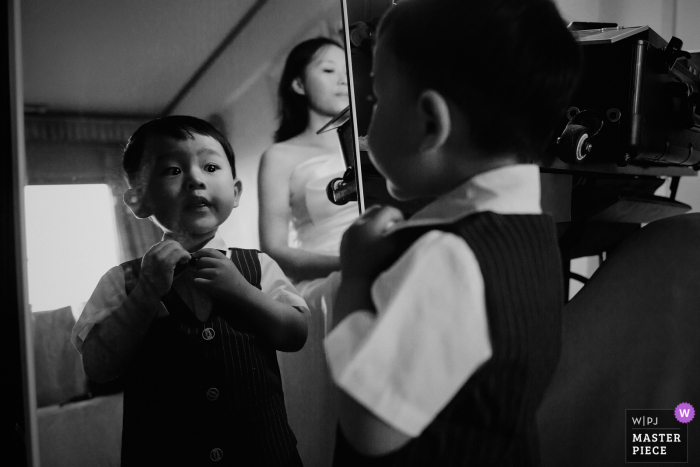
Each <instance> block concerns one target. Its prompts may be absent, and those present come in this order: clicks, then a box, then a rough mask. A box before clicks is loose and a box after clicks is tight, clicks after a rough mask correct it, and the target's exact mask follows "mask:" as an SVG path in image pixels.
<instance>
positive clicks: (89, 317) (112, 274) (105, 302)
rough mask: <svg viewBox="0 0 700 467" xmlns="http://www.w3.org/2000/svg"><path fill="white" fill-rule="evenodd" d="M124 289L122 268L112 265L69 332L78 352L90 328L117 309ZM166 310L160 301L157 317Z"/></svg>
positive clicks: (123, 294)
mask: <svg viewBox="0 0 700 467" xmlns="http://www.w3.org/2000/svg"><path fill="white" fill-rule="evenodd" d="M126 297H127V295H126V289H125V287H124V270H123V269H122V267H121V266H114V267H113V268H112V269H110V270H109V271H107V272H106V273H105V274H104V275H103V276H102V278H100V281H99V282H98V283H97V287H95V290H94V291H93V292H92V295H91V296H90V299H89V300H88V301H87V303H86V304H85V308H83V312H82V313H81V314H80V317H79V318H78V321H77V322H76V323H75V326H73V332H72V333H71V342H73V345H74V346H75V348H76V349H78V352H80V353H82V352H83V342H85V339H86V338H87V335H88V334H89V333H90V330H91V329H92V327H93V326H94V325H95V324H98V323H101V322H102V321H104V320H105V319H107V317H108V316H109V315H111V314H112V313H113V312H114V310H116V309H118V308H119V307H120V306H121V305H122V303H124V301H125V300H126ZM167 315H168V310H167V309H166V308H165V305H163V303H162V302H161V303H160V309H159V310H158V314H157V316H158V317H162V316H167Z"/></svg>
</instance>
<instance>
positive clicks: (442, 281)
mask: <svg viewBox="0 0 700 467" xmlns="http://www.w3.org/2000/svg"><path fill="white" fill-rule="evenodd" d="M483 211H492V212H494V213H497V214H541V213H542V209H541V207H540V178H539V168H538V167H537V166H535V165H511V166H506V167H502V168H498V169H494V170H491V171H488V172H484V173H482V174H479V175H477V176H475V177H473V178H471V179H470V180H468V181H466V182H465V183H463V184H462V185H460V186H459V187H457V188H455V189H454V190H452V191H451V192H449V193H447V194H446V195H444V196H442V197H440V198H438V199H437V200H435V201H434V202H432V203H431V204H429V205H428V206H426V207H425V208H423V209H421V210H420V211H419V212H417V213H416V214H415V215H413V216H412V217H411V218H410V219H408V220H406V221H404V222H400V223H397V224H396V225H395V226H393V228H392V230H399V229H402V228H406V227H413V226H421V225H440V224H451V223H453V222H456V221H458V220H460V219H462V218H464V217H466V216H469V215H471V214H474V213H478V212H483ZM371 294H372V300H373V302H374V305H375V307H376V310H377V311H376V314H375V313H372V312H369V311H366V310H358V311H355V312H353V313H351V314H350V315H348V316H347V317H346V318H345V319H344V320H343V321H342V322H341V323H339V324H338V326H337V327H336V328H335V329H334V330H333V331H331V333H330V334H329V335H328V337H327V338H326V341H325V346H326V354H327V359H328V363H329V366H330V368H331V373H332V376H333V379H334V381H335V382H336V384H337V385H338V386H339V387H340V388H342V390H343V391H345V392H346V393H347V394H349V395H350V396H351V397H353V398H354V399H355V400H356V401H357V402H359V403H360V404H362V405H363V406H365V407H366V408H367V409H368V410H369V411H370V412H372V413H373V414H374V415H375V416H376V417H378V418H380V419H381V420H383V421H385V422H386V423H387V424H389V425H390V426H392V427H393V428H395V429H396V430H398V431H401V432H402V433H404V434H406V435H408V436H411V437H416V436H418V435H420V433H421V432H422V431H423V430H424V429H425V428H426V427H427V426H428V425H429V424H430V422H431V421H432V420H433V419H434V418H435V417H436V416H437V415H438V413H439V412H440V411H441V410H442V409H443V408H444V407H445V405H446V404H447V403H448V402H449V401H450V400H451V399H452V398H453V397H454V396H455V394H456V393H457V391H458V390H459V389H460V388H461V387H462V386H463V385H464V384H465V383H466V381H467V380H468V379H469V377H470V376H471V375H472V374H474V372H475V371H476V370H477V369H478V368H479V367H480V366H481V365H482V364H483V363H484V362H486V361H487V360H488V359H489V358H490V357H491V354H492V349H491V342H490V339H489V328H488V320H487V315H486V303H485V292H484V278H483V276H482V273H481V269H480V267H479V264H478V262H477V260H476V257H475V255H474V252H473V251H472V250H471V248H470V247H469V245H468V244H467V243H466V242H465V241H464V240H463V239H462V238H461V237H458V236H456V235H454V234H452V233H447V232H442V231H438V230H432V231H430V232H428V233H426V234H424V235H423V236H421V237H420V238H419V239H418V240H417V241H416V242H414V243H413V245H411V247H410V248H409V249H408V250H406V252H404V253H403V255H402V256H401V257H400V258H399V259H398V260H397V261H396V262H395V263H394V264H393V265H392V266H391V267H390V268H389V269H387V270H386V271H384V272H383V273H381V274H380V275H379V276H378V277H377V279H376V280H375V281H374V283H373V284H372V289H371Z"/></svg>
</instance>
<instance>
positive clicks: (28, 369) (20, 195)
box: [0, 0, 39, 467]
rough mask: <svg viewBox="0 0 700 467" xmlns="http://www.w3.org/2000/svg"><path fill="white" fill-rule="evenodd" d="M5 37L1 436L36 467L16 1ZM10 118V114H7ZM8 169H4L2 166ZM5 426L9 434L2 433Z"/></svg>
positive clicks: (17, 459)
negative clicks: (4, 406)
mask: <svg viewBox="0 0 700 467" xmlns="http://www.w3.org/2000/svg"><path fill="white" fill-rule="evenodd" d="M2 20H3V22H4V23H5V24H6V26H7V29H6V31H7V33H6V35H5V36H4V38H3V42H4V44H3V47H2V53H3V55H4V57H3V60H0V62H2V63H3V64H4V65H3V67H6V68H5V73H4V74H3V77H2V82H3V87H4V95H5V98H4V100H5V105H4V106H3V108H4V109H6V110H5V112H7V113H6V114H5V115H6V118H5V119H3V121H4V123H3V124H2V127H0V131H2V138H0V140H2V144H3V153H4V154H6V157H7V158H8V159H9V161H8V162H9V166H10V167H9V168H10V170H3V171H2V175H1V177H2V179H3V180H2V181H3V183H1V184H0V185H1V186H2V187H1V188H0V190H2V192H1V194H0V199H2V204H3V207H2V209H1V210H0V219H1V222H2V224H3V226H4V228H3V229H2V230H0V238H1V239H0V244H1V245H2V246H1V247H0V248H1V251H2V257H3V258H4V261H2V262H0V264H2V266H1V267H2V277H3V278H4V280H3V281H2V286H1V287H2V292H3V297H4V299H5V312H6V313H7V317H6V319H7V318H9V319H8V321H9V323H8V322H6V323H5V324H6V325H4V326H2V332H3V334H4V335H3V336H2V345H3V346H5V349H4V350H5V352H3V354H4V357H5V358H3V370H4V371H3V374H4V375H6V379H5V382H6V384H9V385H10V394H11V396H10V406H11V415H9V416H7V417H3V419H4V420H3V425H5V424H7V427H5V426H4V427H3V433H2V434H3V438H4V439H6V440H7V439H9V440H11V441H10V446H11V448H10V451H9V453H8V455H9V463H10V464H11V465H21V466H32V467H38V466H39V442H38V439H39V436H38V427H37V422H36V381H35V378H34V352H33V350H32V349H33V346H32V336H31V320H30V315H29V307H28V306H27V270H26V264H25V261H24V258H26V255H27V253H26V244H25V238H24V222H23V215H22V213H23V212H24V190H23V187H24V186H25V185H26V180H27V170H26V159H25V151H24V103H23V93H22V55H21V50H22V41H21V27H20V24H21V21H20V0H11V1H8V2H7V3H6V8H4V9H3V19H2ZM8 114H9V115H8ZM6 167H7V166H6ZM5 428H7V431H8V433H7V434H6V433H5Z"/></svg>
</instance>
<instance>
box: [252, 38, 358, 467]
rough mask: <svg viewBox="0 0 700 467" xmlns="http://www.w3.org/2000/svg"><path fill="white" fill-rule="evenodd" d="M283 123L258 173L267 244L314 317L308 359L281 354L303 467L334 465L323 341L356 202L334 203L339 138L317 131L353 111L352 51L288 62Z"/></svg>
mask: <svg viewBox="0 0 700 467" xmlns="http://www.w3.org/2000/svg"><path fill="white" fill-rule="evenodd" d="M278 98H279V114H280V123H279V127H278V129H277V131H276V133H275V144H273V145H272V146H271V147H270V148H269V149H268V150H267V151H265V153H264V154H263V155H262V159H261V162H260V171H259V173H258V190H259V192H258V200H259V211H260V221H259V222H260V245H261V248H262V250H263V251H264V252H265V253H267V254H269V255H270V256H271V257H272V258H274V259H275V261H277V263H278V264H279V265H280V266H281V267H282V269H283V270H284V272H285V273H286V274H287V276H289V277H290V278H291V279H292V280H293V281H294V283H295V286H296V288H297V290H298V291H299V293H300V294H301V296H302V297H303V298H304V299H305V300H306V302H307V304H308V306H309V309H310V310H311V322H310V323H309V336H308V339H307V342H306V346H305V347H304V349H302V351H300V352H297V353H293V354H286V353H280V354H279V355H278V358H279V361H280V369H281V371H282V379H283V384H284V393H285V399H286V405H287V412H288V417H289V423H290V425H291V426H292V429H293V431H294V433H295V434H296V435H297V438H298V441H299V444H298V449H299V453H300V455H301V457H302V459H303V461H304V465H306V466H307V467H311V466H327V465H330V463H331V458H332V452H333V441H334V439H335V427H336V422H337V417H336V410H335V407H334V404H333V402H332V389H333V385H332V384H331V382H330V378H329V375H328V370H327V367H326V362H325V357H324V351H323V338H324V337H325V335H326V329H327V326H326V323H327V322H330V316H329V314H330V313H331V312H332V310H331V309H330V307H331V305H332V303H333V301H334V296H335V292H336V290H337V286H338V284H339V282H340V281H339V277H340V276H339V272H338V271H339V269H340V259H339V250H340V240H341V238H342V234H343V232H344V231H345V229H346V228H347V227H348V226H349V225H350V224H351V223H352V222H353V221H354V220H355V219H356V218H357V217H358V214H359V212H358V207H357V203H355V202H352V203H348V204H346V205H343V206H337V205H335V204H333V203H331V202H330V201H329V200H328V198H327V196H326V186H327V185H328V183H329V182H330V181H331V180H332V179H333V178H336V177H341V176H342V175H343V173H344V172H345V169H346V167H345V162H344V160H343V156H342V153H341V150H340V144H339V140H338V135H337V132H335V131H329V132H326V133H321V134H317V131H318V130H319V129H320V128H322V127H323V126H324V125H325V124H327V123H328V122H329V121H330V120H331V119H332V118H333V117H335V116H336V115H337V114H339V113H340V112H341V111H342V110H343V109H345V107H347V106H348V102H349V101H348V85H347V71H346V65H345V52H344V50H343V48H342V47H341V46H340V44H338V43H337V42H335V41H333V40H331V39H328V38H322V37H319V38H315V39H310V40H307V41H304V42H302V43H300V44H298V45H297V46H296V47H294V49H293V50H292V51H291V52H290V53H289V55H288V57H287V60H286V63H285V67H284V70H283V72H282V78H281V80H280V84H279V89H278Z"/></svg>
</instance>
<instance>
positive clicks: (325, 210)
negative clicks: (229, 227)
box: [278, 154, 359, 467]
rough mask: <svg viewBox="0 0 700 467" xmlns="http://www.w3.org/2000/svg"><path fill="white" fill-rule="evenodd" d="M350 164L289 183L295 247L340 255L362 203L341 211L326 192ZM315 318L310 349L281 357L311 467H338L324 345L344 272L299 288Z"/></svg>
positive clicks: (314, 163)
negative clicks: (334, 459)
mask: <svg viewBox="0 0 700 467" xmlns="http://www.w3.org/2000/svg"><path fill="white" fill-rule="evenodd" d="M344 172H345V164H344V162H343V159H342V157H341V156H340V155H338V154H332V155H323V156H318V157H313V158H311V159H309V160H307V161H305V162H303V163H302V164H299V165H298V166H297V167H296V168H295V169H294V171H293V172H292V174H291V176H290V179H289V186H290V198H289V204H290V207H291V211H292V219H291V221H290V228H289V232H290V236H289V245H290V246H293V247H295V248H300V249H302V250H306V251H310V252H313V253H319V254H325V255H333V256H337V255H339V254H340V241H341V239H342V235H343V232H345V229H347V228H348V226H349V225H350V224H351V223H352V222H353V221H354V220H355V219H357V217H358V216H359V211H358V207H357V202H350V203H348V204H345V205H343V206H337V205H335V204H333V203H331V202H330V201H329V200H328V197H327V195H326V187H327V186H328V183H329V182H330V181H331V180H332V179H334V178H336V177H342V176H343V173H344ZM294 285H295V287H296V288H297V290H298V291H299V293H300V294H301V296H302V297H303V298H304V300H306V303H307V305H308V306H309V310H310V312H311V319H310V321H309V332H308V336H307V339H306V344H305V345H304V348H303V349H302V350H300V351H299V352H294V353H284V352H279V353H278V360H279V363H280V370H281V373H282V384H283V387H284V397H285V405H286V407H287V416H288V418H289V424H290V426H291V427H292V430H293V431H294V434H295V435H296V437H297V441H298V444H297V449H298V450H299V455H300V456H301V459H302V461H303V463H304V466H306V467H327V466H330V465H331V463H332V456H333V447H334V443H335V430H336V426H337V423H338V417H337V414H338V411H337V405H336V402H335V386H334V385H333V383H332V381H331V378H330V374H329V372H328V367H327V365H326V360H325V353H324V348H323V339H324V338H325V336H326V333H327V332H328V326H329V323H330V319H331V314H332V306H333V301H334V300H335V295H336V293H337V290H338V286H339V285H340V272H334V273H331V274H330V275H329V276H328V277H324V278H319V279H312V280H307V281H301V282H298V283H295V284H294Z"/></svg>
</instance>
